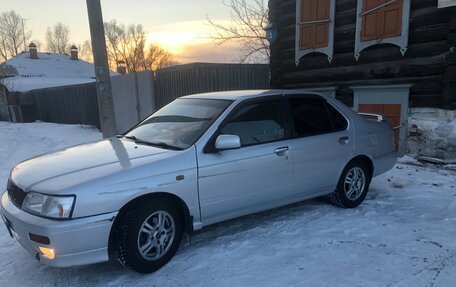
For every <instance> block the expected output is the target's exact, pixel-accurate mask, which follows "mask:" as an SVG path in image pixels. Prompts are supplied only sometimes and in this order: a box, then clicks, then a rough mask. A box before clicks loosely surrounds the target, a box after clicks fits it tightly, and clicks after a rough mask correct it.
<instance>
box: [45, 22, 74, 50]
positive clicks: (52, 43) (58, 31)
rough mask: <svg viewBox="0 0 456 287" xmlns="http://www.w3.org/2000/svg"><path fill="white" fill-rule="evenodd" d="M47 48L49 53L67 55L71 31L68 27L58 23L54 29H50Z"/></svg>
mask: <svg viewBox="0 0 456 287" xmlns="http://www.w3.org/2000/svg"><path fill="white" fill-rule="evenodd" d="M46 46H47V49H48V51H49V52H52V53H61V54H63V53H66V52H67V51H68V49H69V47H70V29H69V28H68V26H66V25H64V24H62V23H60V22H58V23H56V24H55V25H54V27H52V28H51V27H48V28H47V32H46Z"/></svg>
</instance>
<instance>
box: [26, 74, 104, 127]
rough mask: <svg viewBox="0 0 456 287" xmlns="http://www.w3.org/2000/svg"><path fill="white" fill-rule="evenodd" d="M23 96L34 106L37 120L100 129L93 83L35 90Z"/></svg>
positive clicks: (95, 91)
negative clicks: (84, 125)
mask: <svg viewBox="0 0 456 287" xmlns="http://www.w3.org/2000/svg"><path fill="white" fill-rule="evenodd" d="M25 96H27V98H29V100H30V101H31V102H32V103H33V104H34V106H35V118H36V119H37V120H41V121H45V122H53V123H65V124H86V125H92V126H96V127H98V128H99V127H100V119H99V116H98V101H97V89H96V86H95V83H91V84H84V85H76V86H66V87H57V88H49V89H41V90H35V91H30V92H28V93H26V94H25ZM22 98H23V96H22Z"/></svg>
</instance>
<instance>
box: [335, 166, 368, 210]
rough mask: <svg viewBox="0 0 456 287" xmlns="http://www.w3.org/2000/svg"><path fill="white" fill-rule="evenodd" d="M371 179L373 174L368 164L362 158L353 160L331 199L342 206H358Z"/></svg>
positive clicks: (345, 170)
mask: <svg viewBox="0 0 456 287" xmlns="http://www.w3.org/2000/svg"><path fill="white" fill-rule="evenodd" d="M370 181H371V175H370V172H369V168H368V167H367V165H366V164H365V163H364V162H363V161H360V160H355V161H352V162H350V163H349V164H348V165H347V166H346V167H345V169H344V171H343V172H342V175H341V177H340V179H339V182H338V184H337V187H336V190H335V191H334V192H333V193H331V194H330V195H329V199H330V201H331V202H332V203H333V204H335V205H337V206H340V207H345V208H354V207H357V206H358V205H360V204H361V203H362V202H363V201H364V198H365V197H366V195H367V192H368V190H369V184H370Z"/></svg>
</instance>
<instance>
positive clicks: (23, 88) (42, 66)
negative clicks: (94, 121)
mask: <svg viewBox="0 0 456 287" xmlns="http://www.w3.org/2000/svg"><path fill="white" fill-rule="evenodd" d="M2 66H4V68H3V69H0V70H5V71H14V70H15V71H16V72H17V73H16V76H15V77H9V78H6V79H4V80H3V81H2V82H3V84H4V85H5V86H6V87H7V88H8V90H9V91H10V92H28V91H31V90H37V89H44V88H52V87H61V86H70V85H78V84H86V83H92V82H95V70H94V67H93V64H91V63H88V62H86V61H83V60H71V58H70V56H68V55H66V54H56V53H42V52H39V53H38V59H30V56H29V53H28V52H23V53H20V54H18V55H17V56H15V57H13V58H11V59H9V60H8V61H6V62H5V63H3V64H2ZM111 75H112V76H113V75H117V73H115V72H111ZM4 76H11V75H4Z"/></svg>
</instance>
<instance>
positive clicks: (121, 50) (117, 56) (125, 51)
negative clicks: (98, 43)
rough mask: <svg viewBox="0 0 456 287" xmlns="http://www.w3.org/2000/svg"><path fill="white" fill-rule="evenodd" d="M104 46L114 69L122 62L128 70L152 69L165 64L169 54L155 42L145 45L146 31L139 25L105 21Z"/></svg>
mask: <svg viewBox="0 0 456 287" xmlns="http://www.w3.org/2000/svg"><path fill="white" fill-rule="evenodd" d="M105 34H106V48H107V51H108V58H109V63H110V67H111V68H112V69H116V68H117V67H118V64H119V63H120V62H124V63H125V65H126V66H127V69H128V71H129V72H138V71H145V70H151V69H152V70H153V69H157V68H160V67H163V66H166V65H167V64H168V63H169V62H170V61H171V58H172V56H171V54H170V53H169V52H168V51H166V50H164V49H163V48H161V47H159V46H158V45H155V44H150V45H149V46H148V47H146V40H147V37H146V33H145V31H144V29H143V27H142V26H141V25H128V26H125V25H124V24H119V23H117V21H116V20H112V21H111V22H108V23H105Z"/></svg>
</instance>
